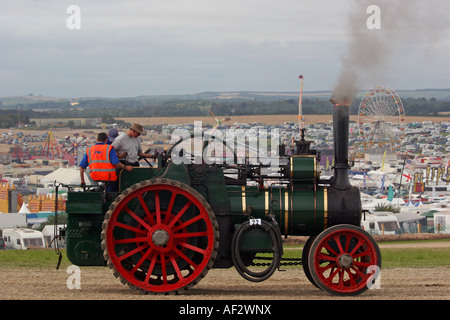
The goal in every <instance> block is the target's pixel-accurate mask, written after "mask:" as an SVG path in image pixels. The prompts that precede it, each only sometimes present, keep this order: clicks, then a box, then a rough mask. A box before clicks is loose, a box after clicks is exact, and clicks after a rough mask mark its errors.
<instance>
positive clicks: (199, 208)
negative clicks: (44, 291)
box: [66, 105, 381, 295]
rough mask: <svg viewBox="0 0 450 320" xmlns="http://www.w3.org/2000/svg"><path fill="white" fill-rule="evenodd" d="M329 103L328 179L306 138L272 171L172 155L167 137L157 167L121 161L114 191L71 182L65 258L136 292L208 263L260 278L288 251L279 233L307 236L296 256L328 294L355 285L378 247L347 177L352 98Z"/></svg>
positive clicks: (371, 267)
mask: <svg viewBox="0 0 450 320" xmlns="http://www.w3.org/2000/svg"><path fill="white" fill-rule="evenodd" d="M333 108H334V110H333V112H334V114H333V126H334V128H333V130H334V146H335V167H334V176H333V177H332V178H331V179H329V180H321V177H320V170H319V168H320V167H319V159H318V157H319V155H317V154H316V152H315V151H314V150H310V148H309V142H307V141H304V138H302V139H301V140H300V141H296V142H295V145H296V148H295V149H294V151H295V152H294V154H293V155H290V156H287V155H284V154H283V150H282V148H280V150H281V151H280V154H279V159H280V161H284V162H282V163H281V164H280V166H279V168H278V170H277V172H276V174H275V176H273V175H272V176H269V175H266V174H264V169H265V168H264V166H263V165H251V164H237V162H236V163H235V164H233V165H223V164H221V165H219V164H209V165H208V164H205V163H202V164H195V163H192V164H185V163H181V164H175V162H174V161H173V157H174V156H175V155H174V154H172V153H173V152H174V151H173V150H175V149H173V147H172V149H171V150H169V151H168V152H167V153H166V154H161V155H159V158H158V166H157V167H153V168H144V167H141V168H136V169H135V170H133V171H132V172H126V171H123V172H122V173H121V175H120V178H119V181H120V183H119V184H120V186H119V190H120V192H118V193H114V192H105V191H102V190H97V191H96V190H95V189H94V190H85V191H83V192H75V191H69V194H68V201H67V206H66V210H67V213H68V218H69V219H68V225H67V229H66V241H67V242H66V246H67V256H68V258H69V260H70V261H71V262H72V263H74V264H76V265H80V266H86V265H105V264H107V265H108V266H109V267H110V268H111V269H112V270H113V274H114V275H115V276H116V277H118V278H119V279H120V281H121V282H123V283H126V284H128V285H129V286H130V287H132V288H135V289H137V290H138V291H139V292H141V293H174V292H175V293H181V292H182V291H184V290H185V289H188V288H190V287H191V286H193V285H195V284H197V283H198V282H199V281H200V280H201V279H202V278H203V277H205V275H206V274H207V272H208V271H209V269H211V268H230V267H233V266H234V267H235V268H236V270H237V271H238V272H239V274H240V275H241V276H242V277H244V278H245V279H247V280H250V281H255V282H258V281H263V280H266V279H267V278H269V277H270V276H271V275H272V274H273V273H274V271H276V270H277V269H278V268H279V266H280V265H281V264H282V263H283V261H284V260H285V259H283V238H284V237H287V236H294V235H296V236H309V238H308V241H307V242H306V244H305V246H304V248H303V252H302V257H301V259H300V258H299V259H296V260H297V261H298V263H301V264H302V265H303V269H304V271H305V274H306V276H307V277H308V279H309V280H310V281H311V282H312V283H313V284H314V285H315V286H317V287H318V288H320V289H322V290H325V291H327V292H329V293H332V294H338V295H355V294H359V293H362V292H363V291H365V290H366V289H367V288H368V284H369V283H370V282H371V281H372V279H373V278H374V273H375V270H377V268H380V267H381V255H380V250H379V248H378V246H377V244H376V242H375V241H374V240H373V239H372V237H371V236H370V235H369V234H367V233H366V232H365V231H363V230H362V229H361V228H360V227H359V225H360V220H361V203H360V194H359V190H358V189H357V188H355V187H352V186H351V185H350V182H349V178H348V169H349V167H348V132H349V106H348V105H344V106H338V105H334V107H333ZM302 136H303V137H304V135H302ZM174 146H175V145H174ZM230 173H232V174H230Z"/></svg>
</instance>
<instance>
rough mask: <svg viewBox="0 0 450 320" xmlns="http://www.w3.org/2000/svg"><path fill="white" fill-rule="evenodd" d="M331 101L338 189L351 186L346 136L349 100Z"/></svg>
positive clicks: (347, 131) (335, 176)
mask: <svg viewBox="0 0 450 320" xmlns="http://www.w3.org/2000/svg"><path fill="white" fill-rule="evenodd" d="M331 102H332V103H333V140H334V181H333V186H334V188H336V189H339V190H347V189H350V188H351V187H352V185H351V183H350V179H349V177H348V171H349V164H348V137H349V122H350V101H345V100H343V101H342V102H341V103H336V102H334V101H331Z"/></svg>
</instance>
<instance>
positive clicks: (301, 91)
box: [297, 75, 304, 135]
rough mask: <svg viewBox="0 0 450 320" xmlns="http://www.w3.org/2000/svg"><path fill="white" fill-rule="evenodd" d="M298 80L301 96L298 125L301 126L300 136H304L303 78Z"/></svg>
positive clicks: (300, 76) (300, 77)
mask: <svg viewBox="0 0 450 320" xmlns="http://www.w3.org/2000/svg"><path fill="white" fill-rule="evenodd" d="M298 78H299V79H300V94H299V97H298V116H297V117H298V124H299V130H300V135H302V134H304V132H303V129H304V121H303V107H302V99H303V76H302V75H299V76H298Z"/></svg>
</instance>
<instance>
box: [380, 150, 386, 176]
mask: <svg viewBox="0 0 450 320" xmlns="http://www.w3.org/2000/svg"><path fill="white" fill-rule="evenodd" d="M384 160H386V151H384V155H383V163H382V164H381V171H383V170H384Z"/></svg>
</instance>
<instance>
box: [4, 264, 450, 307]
mask: <svg viewBox="0 0 450 320" xmlns="http://www.w3.org/2000/svg"><path fill="white" fill-rule="evenodd" d="M449 274H450V267H448V268H420V269H410V268H395V269H382V270H381V278H380V280H381V282H380V289H372V290H368V291H366V292H365V293H363V294H362V295H359V296H356V297H351V298H350V299H355V300H409V299H414V300H442V299H445V300H448V299H450V277H449ZM69 276H70V275H69V274H68V273H66V270H56V269H38V270H34V269H29V268H17V269H3V270H1V275H0V284H1V287H2V290H1V293H0V299H1V300H260V301H265V300H348V299H349V298H348V297H345V298H343V297H336V296H331V295H329V294H327V293H325V292H323V291H321V290H320V289H317V288H316V287H315V286H313V285H312V284H311V283H310V282H309V281H308V280H307V278H306V276H305V274H304V272H303V270H302V269H298V268H295V269H287V270H286V271H282V272H276V273H275V274H274V275H273V276H272V277H271V278H269V279H268V280H266V281H264V282H261V283H253V282H248V281H247V280H244V279H243V278H241V276H240V275H239V274H238V273H237V272H236V271H235V270H234V268H231V269H226V270H222V269H212V270H210V272H209V273H208V274H207V276H206V277H205V278H204V279H203V280H202V281H201V282H200V283H199V284H198V285H196V286H194V287H193V288H191V289H190V290H188V291H187V292H186V293H184V294H183V295H176V296H160V295H140V294H139V293H137V292H136V291H134V290H131V289H129V288H128V287H127V286H126V285H123V284H121V283H120V282H119V281H118V280H117V279H116V278H115V277H114V276H113V275H112V273H111V271H110V270H109V268H107V267H82V268H81V278H80V280H81V281H80V289H71V290H70V289H68V287H67V283H66V282H67V280H68V278H69Z"/></svg>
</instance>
